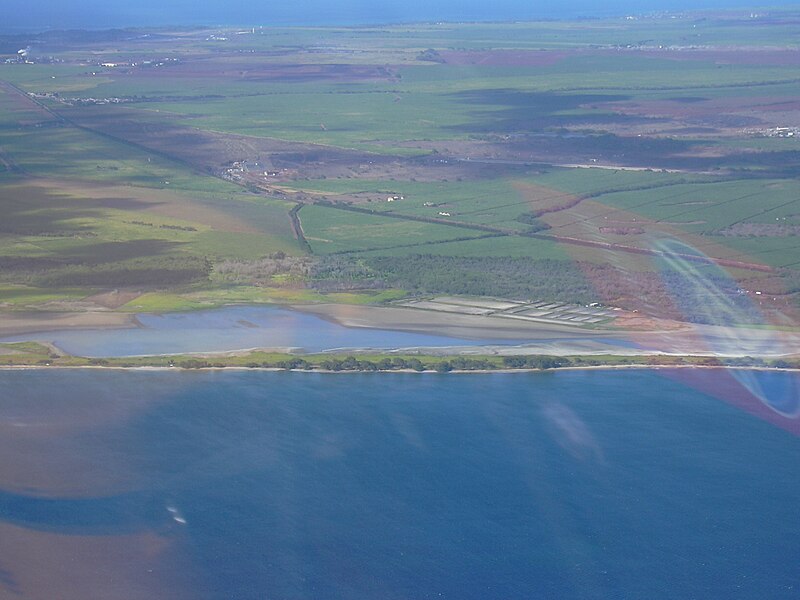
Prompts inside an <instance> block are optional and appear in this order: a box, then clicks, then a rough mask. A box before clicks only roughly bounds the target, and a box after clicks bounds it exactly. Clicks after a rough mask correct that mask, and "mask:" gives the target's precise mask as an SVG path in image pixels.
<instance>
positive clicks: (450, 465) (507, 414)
mask: <svg viewBox="0 0 800 600" xmlns="http://www.w3.org/2000/svg"><path fill="white" fill-rule="evenodd" d="M721 376H723V373H721V372H716V371H708V372H707V373H706V374H704V377H708V378H710V382H709V383H712V384H713V382H714V381H713V379H714V378H717V377H721ZM753 376H754V377H760V376H762V375H759V374H757V373H755V374H754V375H753ZM763 376H764V377H767V378H768V379H771V381H773V382H774V381H775V378H796V377H797V374H789V373H782V374H781V373H770V374H766V375H763ZM785 387H789V388H791V386H785ZM55 424H59V427H57V428H55V429H54V430H53V431H54V433H53V434H52V435H43V433H42V432H43V431H44V432H47V431H49V429H48V428H52V427H54V425H55ZM0 427H2V430H3V432H5V433H4V435H10V436H12V438H13V441H14V443H17V444H21V445H22V447H24V448H26V449H30V462H29V463H28V466H29V467H30V469H31V472H32V473H38V474H39V475H40V474H41V473H46V472H47V471H48V468H54V465H55V464H60V465H63V464H67V463H70V461H72V463H70V464H73V463H74V464H83V463H81V461H82V460H85V459H86V458H87V457H91V461H90V463H91V465H92V467H91V468H92V473H93V474H94V475H95V476H96V481H95V483H94V484H91V485H94V486H95V487H96V488H97V489H96V491H95V493H94V494H93V493H91V489H85V490H83V492H84V493H83V494H82V497H81V499H80V500H79V501H78V500H76V498H75V497H73V496H70V495H69V494H63V493H59V492H58V491H56V490H53V491H52V493H48V492H47V489H46V486H45V485H43V484H42V482H41V480H38V482H37V485H36V486H35V488H36V489H35V491H33V490H31V489H24V488H23V487H22V486H19V485H17V486H11V485H9V484H8V482H4V481H0V522H5V523H13V524H15V525H17V526H19V527H23V528H25V529H26V530H28V531H30V532H31V535H38V534H40V533H41V532H43V531H44V532H48V531H49V532H57V533H59V534H61V535H66V536H73V535H74V536H83V535H95V536H110V537H112V538H113V537H114V536H117V535H122V534H126V533H130V532H132V531H149V532H153V533H154V534H155V535H158V536H160V537H162V538H164V539H166V540H171V541H172V543H173V552H174V553H176V554H179V555H181V556H182V557H184V558H185V559H186V560H187V561H188V562H187V564H188V565H189V567H187V568H191V569H193V570H195V571H196V572H197V573H198V574H199V575H198V576H197V577H196V579H195V581H196V582H197V585H198V588H199V589H198V596H197V597H209V598H218V599H225V600H228V599H245V598H247V599H263V598H313V599H318V598H348V599H350V598H352V599H375V598H452V599H459V600H462V599H472V598H474V599H486V598H502V599H507V598H565V599H570V598H574V599H591V598H648V599H654V600H657V599H662V598H663V599H673V598H704V599H717V598H719V599H725V600H727V599H730V598H739V599H744V598H748V599H749V598H752V599H763V598H771V599H782V598H786V599H789V598H796V597H797V594H798V590H800V569H798V568H797V558H798V556H800V519H798V516H797V510H798V506H800V440H799V439H798V438H797V437H796V436H793V435H791V434H790V433H787V432H786V431H783V430H781V429H778V428H775V427H773V426H772V425H769V424H768V423H766V422H764V421H762V420H759V419H757V418H755V417H753V416H751V415H749V414H747V413H745V412H742V411H740V410H739V409H737V408H734V407H733V406H730V405H728V404H726V403H725V402H723V401H721V400H718V399H714V398H711V397H709V396H706V395H704V394H702V393H700V392H699V391H697V390H696V389H694V388H692V387H687V386H686V385H685V384H683V383H681V382H680V381H679V380H677V379H676V378H675V377H674V373H670V372H668V371H624V372H621V371H616V372H612V371H607V372H558V373H549V374H531V373H528V374H481V375H449V376H438V375H412V374H341V375H323V374H316V373H268V372H231V371H225V372H192V373H189V372H130V371H129V372H122V371H114V372H110V371H102V372H97V371H91V372H90V371H5V372H1V373H0ZM8 439H9V438H6V441H8ZM43 449H46V452H44V451H43ZM48 457H52V458H53V464H52V465H51V464H50V463H49V462H48V460H49V459H48ZM73 459H74V460H73ZM119 472H124V473H127V476H126V477H125V478H123V479H114V477H112V475H113V474H118V473H119ZM104 474H108V475H109V478H108V480H107V479H106V478H105V476H104ZM32 477H33V475H32ZM90 487H91V486H90ZM181 521H185V523H183V522H181ZM2 558H3V557H0V564H2V562H3V561H2ZM13 576H14V573H13V572H12V573H10V574H9V577H10V578H12V579H13ZM0 596H2V583H0ZM23 597H24V596H23Z"/></svg>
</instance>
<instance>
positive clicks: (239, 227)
mask: <svg viewBox="0 0 800 600" xmlns="http://www.w3.org/2000/svg"><path fill="white" fill-rule="evenodd" d="M30 181H31V185H32V186H34V187H39V188H42V189H44V190H46V191H47V192H49V193H52V194H69V195H70V196H74V197H75V198H78V199H91V200H94V201H96V203H97V205H99V206H101V207H104V208H110V209H122V210H133V211H144V212H149V213H153V214H156V215H160V216H164V217H169V218H172V219H179V220H181V221H190V222H192V223H198V224H200V225H206V226H208V227H211V228H213V229H214V230H216V231H230V232H233V233H260V230H259V229H258V228H256V227H254V226H252V225H251V224H249V223H248V222H247V221H244V220H241V219H237V218H236V217H232V216H231V215H229V214H227V213H225V212H223V211H221V210H217V209H214V208H211V207H209V206H204V205H203V204H201V203H199V202H197V201H195V200H193V199H192V198H190V197H187V196H184V195H182V194H179V193H175V192H171V191H169V190H159V189H153V188H140V187H126V186H117V185H107V184H99V183H93V182H76V181H69V180H55V179H36V180H30Z"/></svg>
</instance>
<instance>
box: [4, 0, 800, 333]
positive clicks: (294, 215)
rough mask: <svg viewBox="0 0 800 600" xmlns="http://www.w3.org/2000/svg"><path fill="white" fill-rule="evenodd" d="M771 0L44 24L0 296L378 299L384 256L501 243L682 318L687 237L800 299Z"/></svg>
mask: <svg viewBox="0 0 800 600" xmlns="http://www.w3.org/2000/svg"><path fill="white" fill-rule="evenodd" d="M770 14H771V16H770V18H769V19H763V20H762V19H753V18H750V17H749V15H745V14H743V13H741V14H740V13H733V12H730V13H725V12H722V13H704V14H701V13H696V14H694V13H686V14H682V15H680V16H679V17H678V18H662V17H655V16H654V17H645V18H637V19H628V20H622V19H611V20H596V21H581V22H542V23H508V24H502V23H492V24H488V23H487V24H435V25H434V24H419V25H402V26H387V27H356V28H346V27H344V28H342V27H338V28H274V29H256V30H254V31H253V33H249V34H246V35H226V33H227V34H229V33H230V32H226V31H224V30H219V29H194V30H180V29H171V30H161V31H159V32H158V33H159V34H161V35H160V36H156V37H154V38H152V39H147V40H146V39H144V38H142V37H141V35H140V34H141V33H142V32H141V31H136V32H135V35H131V36H130V37H125V36H120V35H119V34H108V37H107V38H106V37H104V36H105V35H106V34H104V33H103V32H95V33H94V34H92V35H91V36H84V35H83V34H81V33H80V32H50V33H48V34H47V35H44V36H43V37H41V38H40V39H39V40H38V42H40V43H39V44H38V45H37V46H36V47H37V50H36V52H34V53H33V54H32V56H31V57H30V60H29V61H28V62H27V63H25V62H24V61H23V62H20V61H19V60H17V57H16V55H12V54H9V55H0V59H3V60H0V210H1V211H2V215H3V222H2V223H1V224H0V306H2V307H3V308H4V309H6V310H28V309H36V308H42V307H48V308H51V309H52V308H56V309H65V310H66V309H72V308H74V307H78V306H83V305H81V304H80V303H81V302H84V299H87V298H90V299H91V298H93V297H94V296H95V295H97V294H100V296H102V294H103V293H104V292H107V291H109V290H116V289H122V290H124V291H125V294H126V296H125V297H126V299H127V302H126V303H125V304H123V305H120V306H113V307H110V308H114V309H121V310H176V309H181V308H186V309H190V308H195V307H198V306H208V305H218V304H220V303H224V302H225V301H239V302H262V301H278V302H303V301H306V302H313V301H323V300H324V301H330V300H334V301H341V302H383V301H388V300H391V299H395V298H397V297H398V294H402V293H403V292H400V291H397V290H395V289H393V287H392V286H393V282H392V281H390V280H389V279H388V277H389V275H388V272H387V273H380V272H376V271H375V270H374V267H373V266H370V265H376V264H387V265H388V264H392V265H394V266H393V267H392V268H393V269H394V268H395V267H396V266H397V265H399V264H400V263H397V262H392V263H389V262H387V263H381V262H380V260H379V259H381V258H382V257H383V258H387V259H391V260H392V261H401V260H403V257H408V260H422V259H419V258H415V257H420V256H429V257H448V259H453V260H455V259H459V260H462V263H460V264H461V267H464V268H466V266H467V265H470V264H473V263H471V262H470V261H474V260H476V259H482V258H485V259H489V258H491V259H495V258H504V257H505V258H507V259H509V260H510V261H511V260H512V259H529V260H531V261H552V260H555V261H562V263H563V264H564V268H565V269H571V268H572V267H573V266H575V265H577V266H578V267H579V269H578V271H576V273H578V272H584V273H595V275H592V277H595V276H596V269H598V268H602V269H606V271H604V275H603V277H604V278H605V277H608V278H610V280H611V281H612V283H608V282H606V281H604V282H603V284H602V285H599V284H598V285H595V293H596V294H598V295H599V296H598V297H599V299H600V300H602V301H603V302H606V303H609V304H613V305H619V306H622V307H624V308H629V309H632V310H640V311H644V312H651V313H653V314H656V316H665V317H674V318H677V317H678V315H679V312H680V311H678V310H677V309H676V308H674V307H673V308H665V306H666V304H668V303H667V302H666V301H665V298H666V297H667V296H668V295H669V294H671V293H674V292H671V291H670V289H669V287H670V286H671V285H673V283H669V282H671V281H672V279H671V278H673V274H669V273H667V274H664V273H661V270H662V269H663V268H664V262H663V261H661V260H660V255H659V252H662V251H661V250H659V248H663V247H665V246H664V244H665V243H666V244H667V245H668V244H669V243H671V242H672V241H675V242H680V244H682V246H681V247H682V248H688V249H689V250H687V252H690V253H692V254H694V255H696V256H698V257H701V259H702V260H705V261H706V262H710V263H716V265H717V266H719V267H722V268H724V269H726V270H727V272H728V275H729V276H730V277H733V280H732V283H731V284H730V285H728V284H725V285H723V286H722V287H723V288H725V289H726V290H727V289H731V290H734V291H735V290H737V289H750V288H751V287H753V285H752V284H753V282H754V281H760V282H762V283H760V284H759V285H762V284H763V286H767V284H768V287H769V289H770V297H771V298H774V304H772V305H769V306H766V305H764V300H763V299H761V298H759V299H758V302H759V303H760V304H759V305H760V306H761V310H762V311H763V312H764V314H767V315H770V314H774V315H777V316H778V317H780V319H779V320H781V322H782V323H785V322H786V319H787V318H788V319H790V320H794V319H796V315H794V313H793V312H792V311H794V310H795V308H796V306H797V305H798V293H799V292H800V290H798V289H797V286H796V284H795V281H796V280H797V272H798V270H800V242H797V239H798V236H800V184H798V183H797V181H798V179H797V177H798V174H800V132H797V135H795V134H794V133H791V134H790V133H789V132H790V129H787V128H790V127H793V126H795V125H796V123H797V122H798V118H800V110H798V108H797V106H798V104H797V103H798V98H800V76H798V73H797V69H796V65H797V64H798V62H797V61H798V57H799V56H800V51H798V50H797V44H798V42H800V37H798V34H797V29H796V27H795V25H794V23H795V19H796V17H797V15H796V14H795V12H792V11H774V12H772V13H770ZM211 34H214V35H216V36H218V37H219V36H224V37H228V38H229V39H228V40H227V41H225V42H221V41H215V40H213V39H212V38H211V37H210V36H211ZM0 37H2V36H1V35H0ZM14 39H15V42H14V43H16V40H17V38H14ZM6 58H7V59H8V60H7V61H6V60H5V59H6ZM110 64H113V65H114V66H108V65H110ZM387 198H391V199H392V200H391V201H388V200H387ZM287 256H288V257H293V258H294V259H296V260H295V262H292V261H291V260H288V259H284V258H283V257H287ZM326 257H328V258H330V257H335V258H336V261H335V262H330V260H328V258H326ZM301 259H302V260H301ZM424 260H429V261H430V260H433V259H432V258H428V259H424ZM270 261H271V262H270ZM298 261H300V262H298ZM302 261H305V262H302ZM326 261H328V262H326ZM448 264H451V263H448ZM452 264H454V265H455V264H457V263H452ZM486 264H489V263H486ZM542 264H550V263H544V262H543V263H542ZM221 265H224V267H221ZM276 265H277V266H276ZM331 265H334V266H335V268H333V269H331V268H330V267H331ZM461 267H459V268H461ZM221 268H224V269H227V270H226V271H225V272H226V273H228V275H225V276H222V275H221V274H220V269H221ZM698 268H699V267H698ZM293 269H294V270H293ZM315 269H322V270H323V271H324V272H325V273H326V275H325V276H324V277H322V278H320V277H318V276H317V275H315V273H316V272H317V271H316V270H315ZM392 272H395V271H392ZM230 273H236V275H235V277H233V279H231V275H230ZM575 277H579V275H575ZM587 277H589V276H588V275H587ZM444 279H445V278H442V281H444ZM624 281H627V282H628V283H629V284H630V285H627V284H626V285H622V284H621V283H620V285H615V284H614V283H613V282H624ZM665 281H666V282H667V283H664V282H665ZM442 285H444V286H445V287H446V285H449V284H445V283H442ZM637 286H639V287H640V289H641V294H636V293H635V290H636V287H637ZM395 287H396V286H395ZM401 287H402V286H401ZM615 287H616V288H617V289H619V293H617V294H614V293H613V290H614V289H615ZM623 288H624V289H623ZM509 289H516V288H514V286H510V287H509ZM582 289H583V288H582ZM719 289H722V288H719ZM407 291H410V290H407ZM440 291H442V292H448V291H452V290H448V289H442V290H440ZM569 293H570V292H569V291H568V290H567V289H565V290H564V294H565V298H564V300H565V301H569V300H570V298H568V297H567V296H568V295H569ZM707 293H708V292H707ZM726 293H727V292H726ZM137 296H138V299H137ZM736 301H737V302H738V300H736ZM87 302H89V303H90V302H92V300H86V301H85V302H84V304H86V303H87Z"/></svg>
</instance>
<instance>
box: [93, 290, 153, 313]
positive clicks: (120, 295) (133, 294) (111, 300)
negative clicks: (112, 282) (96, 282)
mask: <svg viewBox="0 0 800 600" xmlns="http://www.w3.org/2000/svg"><path fill="white" fill-rule="evenodd" d="M141 295H142V292H140V291H133V290H127V291H126V290H111V291H109V292H103V293H101V294H95V295H94V296H89V297H87V298H86V299H85V300H86V301H87V302H93V303H95V304H97V305H98V306H102V307H104V308H111V309H114V308H119V307H120V306H124V305H125V304H127V303H128V302H131V301H132V300H136V298H138V297H139V296H141Z"/></svg>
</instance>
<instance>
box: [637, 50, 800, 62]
mask: <svg viewBox="0 0 800 600" xmlns="http://www.w3.org/2000/svg"><path fill="white" fill-rule="evenodd" d="M624 52H625V53H626V54H632V55H634V56H641V57H645V58H661V59H667V60H678V61H704V62H713V63H716V64H720V65H764V66H767V65H769V66H797V65H798V64H800V51H798V50H763V49H758V48H729V49H714V50H699V49H698V50H695V49H688V48H686V49H675V50H627V51H624Z"/></svg>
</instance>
